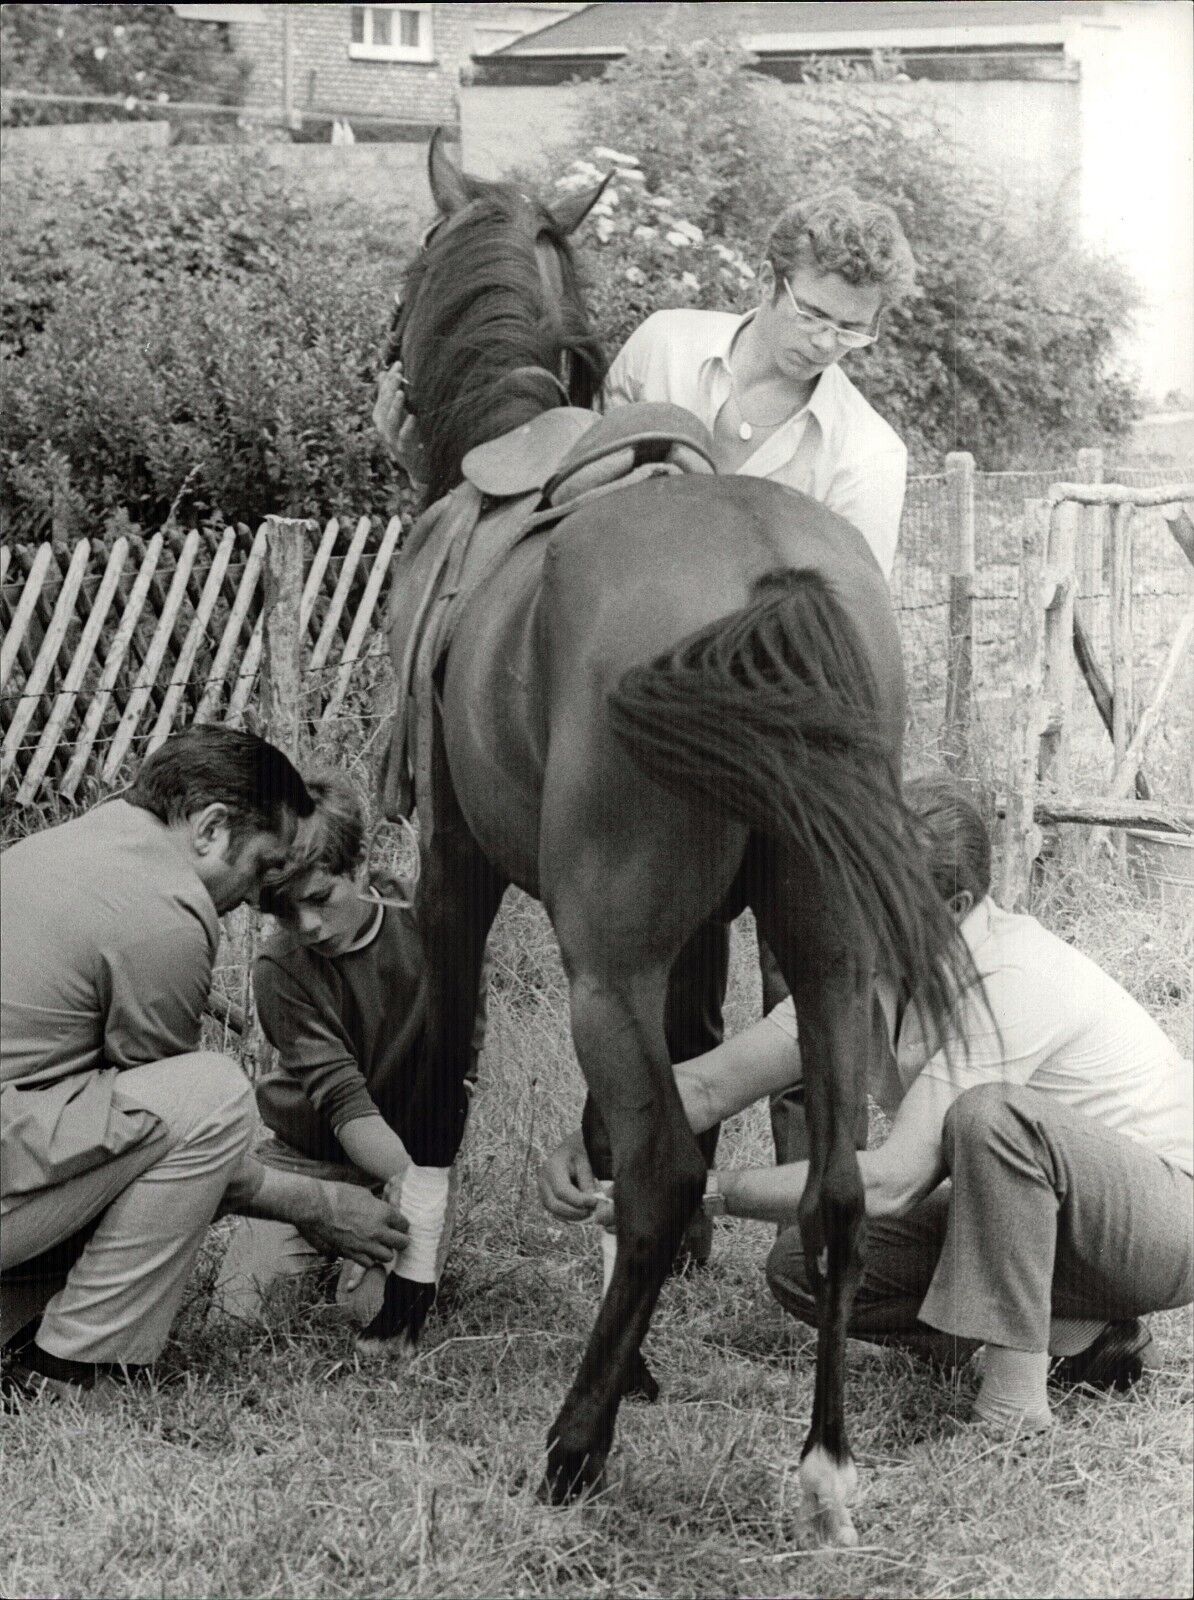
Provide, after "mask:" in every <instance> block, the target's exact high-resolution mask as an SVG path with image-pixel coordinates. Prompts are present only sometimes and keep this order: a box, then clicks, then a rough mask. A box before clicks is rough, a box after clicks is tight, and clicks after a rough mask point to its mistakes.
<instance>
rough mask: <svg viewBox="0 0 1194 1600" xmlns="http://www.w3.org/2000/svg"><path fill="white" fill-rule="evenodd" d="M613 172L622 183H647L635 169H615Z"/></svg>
mask: <svg viewBox="0 0 1194 1600" xmlns="http://www.w3.org/2000/svg"><path fill="white" fill-rule="evenodd" d="M615 171H616V172H617V175H618V177H619V178H621V180H622V182H623V183H641V184H645V183H646V181H647V180H646V178H644V177H643V175H642V173H641V172H640V171H639V170H638V168H637V167H617V168H615Z"/></svg>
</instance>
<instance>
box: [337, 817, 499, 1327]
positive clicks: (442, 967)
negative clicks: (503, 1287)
mask: <svg viewBox="0 0 1194 1600" xmlns="http://www.w3.org/2000/svg"><path fill="white" fill-rule="evenodd" d="M441 793H442V791H441ZM449 799H450V796H449ZM505 888H506V884H505V880H504V879H503V878H502V877H501V876H500V875H499V874H498V873H496V872H495V871H494V869H493V868H492V867H491V866H490V864H489V862H488V861H487V860H486V859H485V857H484V856H483V855H482V854H481V851H480V850H479V849H478V847H477V845H476V843H475V841H474V840H473V838H472V835H471V834H470V833H469V832H468V830H467V828H466V826H465V824H464V821H463V818H462V817H460V815H459V812H458V811H457V810H456V809H455V807H454V805H449V804H444V806H443V809H442V812H441V813H440V815H439V816H438V817H437V826H436V828H435V830H434V832H433V835H432V839H431V843H430V846H429V848H428V849H427V850H426V851H425V853H424V857H423V877H422V882H421V883H420V886H419V903H418V914H419V930H420V934H421V937H422V943H423V953H424V959H425V962H426V971H427V1014H426V1024H425V1028H424V1040H423V1048H422V1052H421V1060H420V1063H419V1068H418V1073H417V1077H416V1081H415V1084H414V1087H413V1092H412V1093H411V1095H410V1098H409V1101H408V1104H407V1106H406V1107H405V1108H403V1109H404V1110H405V1117H404V1120H403V1122H402V1125H401V1127H400V1128H399V1132H400V1134H401V1137H402V1141H403V1143H404V1144H405V1146H406V1149H407V1153H408V1154H409V1156H410V1158H411V1163H412V1165H411V1167H410V1168H409V1169H408V1170H407V1171H406V1173H404V1174H403V1176H402V1187H401V1193H400V1195H399V1199H398V1204H399V1207H400V1209H401V1210H402V1211H403V1212H404V1214H405V1215H406V1218H407V1222H408V1224H409V1228H410V1234H409V1242H408V1244H407V1247H406V1249H405V1250H404V1251H403V1252H402V1253H401V1254H400V1255H399V1256H398V1258H397V1261H396V1263H395V1267H394V1270H393V1272H392V1274H390V1275H389V1276H388V1277H387V1279H386V1282H385V1285H384V1295H383V1299H382V1303H381V1307H380V1309H379V1311H378V1312H377V1315H376V1316H375V1317H374V1318H373V1320H372V1321H371V1322H370V1323H369V1324H368V1325H367V1327H366V1328H365V1330H364V1333H363V1335H362V1337H363V1339H364V1340H365V1345H366V1348H369V1347H370V1345H371V1342H372V1341H373V1340H388V1339H391V1338H394V1337H395V1336H398V1335H402V1336H405V1338H406V1339H408V1340H410V1341H413V1340H415V1339H416V1338H417V1337H418V1335H419V1332H420V1331H421V1329H422V1326H423V1323H424V1322H425V1321H426V1318H427V1314H428V1312H429V1311H430V1309H431V1306H432V1304H433V1302H434V1300H435V1293H436V1285H437V1283H438V1280H439V1276H440V1272H441V1270H442V1267H443V1261H444V1256H445V1254H446V1251H447V1246H448V1243H449V1240H450V1233H451V1225H452V1211H453V1209H454V1183H453V1175H452V1168H453V1165H454V1163H455V1161H456V1156H457V1152H458V1151H459V1148H460V1142H461V1138H462V1137H463V1133H464V1124H465V1118H466V1116H467V1112H468V1094H467V1090H466V1086H465V1079H466V1076H467V1073H468V1069H469V1067H470V1065H471V1064H472V1061H473V1056H474V1041H475V1034H476V1025H477V1024H476V1019H477V1000H478V990H479V986H480V977H481V968H482V962H483V960H484V956H485V941H486V938H487V937H488V934H489V929H490V927H491V925H492V923H493V919H494V916H495V915H496V913H497V909H498V906H499V905H500V903H501V899H502V895H503V893H504V892H505Z"/></svg>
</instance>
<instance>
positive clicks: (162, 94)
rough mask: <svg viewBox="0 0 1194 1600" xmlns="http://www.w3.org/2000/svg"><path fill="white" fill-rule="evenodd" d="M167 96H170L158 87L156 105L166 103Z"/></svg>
mask: <svg viewBox="0 0 1194 1600" xmlns="http://www.w3.org/2000/svg"><path fill="white" fill-rule="evenodd" d="M169 98H170V96H169V95H168V94H167V93H166V91H165V89H159V90H158V92H157V102H158V105H160V106H164V105H165V104H166V101H167V100H169Z"/></svg>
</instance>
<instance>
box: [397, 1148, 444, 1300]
mask: <svg viewBox="0 0 1194 1600" xmlns="http://www.w3.org/2000/svg"><path fill="white" fill-rule="evenodd" d="M452 1171H453V1169H452V1168H451V1167H418V1166H415V1165H414V1164H413V1163H412V1164H411V1166H410V1167H409V1168H408V1169H407V1171H406V1172H405V1173H403V1175H402V1189H401V1191H400V1192H399V1195H398V1209H399V1211H401V1213H402V1215H403V1216H404V1217H405V1218H406V1221H407V1224H408V1226H409V1229H410V1231H409V1233H408V1235H407V1244H406V1248H405V1250H402V1251H400V1252H399V1254H398V1258H397V1260H396V1262H395V1266H394V1270H395V1271H396V1272H397V1274H398V1276H399V1277H400V1278H407V1279H409V1281H410V1282H411V1283H438V1282H439V1275H440V1272H441V1271H442V1270H443V1265H444V1257H445V1256H446V1255H447V1253H448V1243H449V1240H450V1239H451V1235H452V1213H453V1211H454V1209H455V1207H454V1205H453V1202H454V1200H455V1198H456V1185H455V1184H454V1183H453V1182H452Z"/></svg>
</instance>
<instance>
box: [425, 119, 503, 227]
mask: <svg viewBox="0 0 1194 1600" xmlns="http://www.w3.org/2000/svg"><path fill="white" fill-rule="evenodd" d="M446 142H447V141H446V139H445V137H444V130H443V129H442V128H437V129H436V130H435V132H434V133H433V134H432V135H431V143H430V144H429V145H428V146H427V181H428V182H429V183H430V185H431V197H432V199H433V200H434V201H435V203H436V205H437V206H438V207H439V210H440V213H441V215H443V216H445V217H450V216H451V215H452V213H453V212H454V211H459V210H460V209H461V207H462V206H466V205H468V203H469V201H470V200H475V199H476V198H477V197H478V195H481V194H484V192H485V190H486V189H487V188H489V185H488V184H487V183H485V182H484V181H483V180H482V179H480V178H470V177H469V175H468V173H467V172H462V171H461V170H460V168H459V167H458V166H457V165H456V163H455V162H454V161H453V160H452V158H451V156H449V154H448V152H447V150H445V148H444V145H445V144H446Z"/></svg>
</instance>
